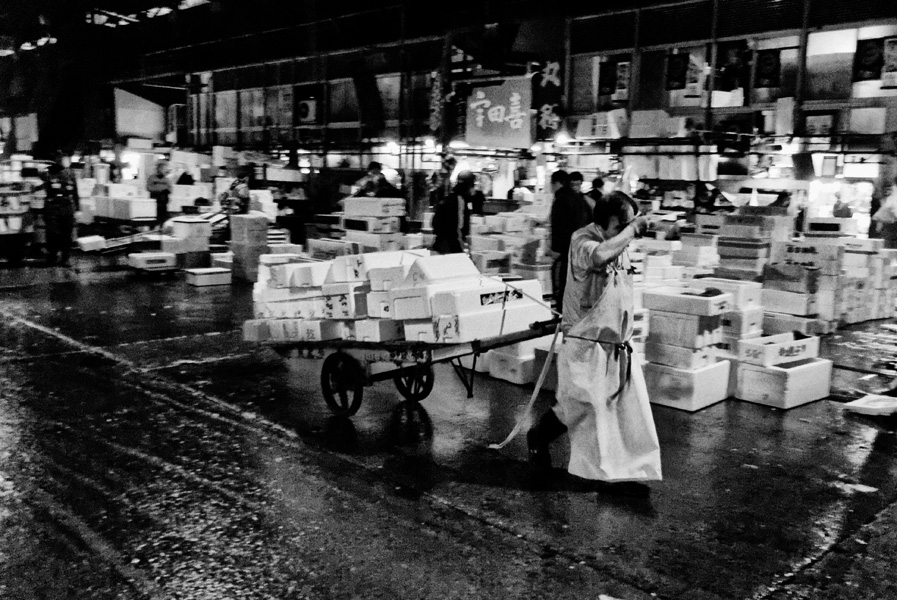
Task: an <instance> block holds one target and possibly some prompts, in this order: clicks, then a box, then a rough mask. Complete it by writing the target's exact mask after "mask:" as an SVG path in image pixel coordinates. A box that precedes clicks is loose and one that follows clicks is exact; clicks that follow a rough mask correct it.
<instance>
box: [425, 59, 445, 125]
mask: <svg viewBox="0 0 897 600" xmlns="http://www.w3.org/2000/svg"><path fill="white" fill-rule="evenodd" d="M443 102H445V98H443V94H442V77H441V75H440V73H439V72H438V71H434V72H433V73H431V74H430V102H429V110H430V119H429V128H430V131H431V132H432V133H436V132H438V131H439V130H440V129H441V128H442V103H443Z"/></svg>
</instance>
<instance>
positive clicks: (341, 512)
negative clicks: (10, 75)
mask: <svg viewBox="0 0 897 600" xmlns="http://www.w3.org/2000/svg"><path fill="white" fill-rule="evenodd" d="M250 313H251V289H250V287H249V286H247V285H242V286H241V285H235V286H233V287H218V288H191V287H189V286H187V285H186V284H185V283H184V282H183V280H182V279H180V278H179V277H175V278H145V277H144V278H140V277H135V276H134V275H132V274H131V273H129V272H127V271H122V270H121V269H116V268H111V267H109V266H108V265H106V266H103V265H99V264H98V262H97V261H96V260H95V259H89V258H83V257H81V258H78V259H77V260H76V269H74V270H63V269H48V268H41V267H39V266H38V265H37V264H30V265H29V266H27V267H25V268H22V269H12V268H6V267H4V266H3V265H0V598H2V599H7V598H10V599H19V598H22V599H31V598H77V599H81V598H96V599H107V598H108V599H112V598H125V599H130V598H158V599H169V598H196V599H206V598H208V599H210V600H211V599H215V600H218V599H223V598H234V599H236V598H240V599H243V598H276V599H281V598H429V599H432V598H490V599H492V598H601V597H602V595H606V596H609V597H611V598H620V599H624V600H640V599H647V598H654V597H657V598H681V599H683V600H684V599H688V600H704V599H706V600H710V599H741V598H745V599H747V598H752V599H758V600H759V599H769V600H779V599H784V598H806V599H814V600H815V599H835V598H838V599H860V598H863V599H873V598H874V599H883V598H884V599H887V598H897V575H895V571H897V569H895V568H894V563H893V557H894V556H895V555H897V528H895V527H894V525H895V521H897V451H895V450H897V438H895V435H894V431H895V422H894V420H873V419H868V418H862V417H854V416H849V415H845V414H844V413H843V412H842V410H841V409H840V402H839V400H841V399H843V398H844V397H845V396H850V395H856V393H857V391H858V390H874V389H876V388H881V387H883V386H886V385H889V384H890V383H891V381H892V380H893V377H894V376H895V375H897V371H895V369H894V365H895V361H894V357H893V356H892V354H897V345H895V344H894V341H895V340H894V339H893V338H892V337H891V336H892V334H890V333H889V332H887V331H884V330H882V328H881V322H879V323H874V324H869V325H866V326H864V327H859V328H856V330H855V331H848V332H839V333H838V334H836V335H834V336H832V337H831V338H830V339H829V340H828V342H827V344H826V348H825V352H826V353H827V354H828V355H830V356H832V357H833V358H834V359H835V360H836V363H837V364H838V365H839V366H840V368H838V369H837V370H836V378H835V388H836V390H835V391H836V399H835V400H824V401H821V402H817V403H814V404H810V405H807V406H804V407H800V408H797V409H794V410H791V411H787V412H782V411H777V410H773V409H769V408H765V407H761V406H757V405H752V404H747V403H742V402H738V401H734V400H731V401H728V402H725V403H722V404H718V405H716V406H713V407H711V408H709V409H706V410H704V411H701V412H699V413H695V414H687V413H683V412H680V411H676V410H673V409H666V408H662V407H655V408H654V416H655V420H656V422H657V428H658V433H659V435H660V439H661V444H662V452H663V469H664V475H665V480H664V481H663V482H661V483H656V484H652V494H651V498H650V500H627V499H615V498H611V497H606V496H601V495H597V494H596V493H595V491H594V490H593V489H592V487H591V486H590V484H589V483H588V482H585V481H582V480H577V479H575V478H573V477H570V476H568V475H566V473H565V471H564V470H563V469H562V467H563V465H564V463H565V459H566V454H567V448H566V447H565V446H564V443H565V442H562V443H559V444H557V445H556V446H557V447H556V448H555V452H554V454H555V456H554V464H555V466H556V467H558V468H557V469H555V472H554V473H553V474H552V476H550V477H549V478H547V479H545V478H540V477H537V476H536V475H535V474H534V473H533V472H532V471H531V470H530V468H529V467H528V465H527V464H526V462H525V444H524V442H523V440H522V439H517V440H515V441H514V442H512V444H511V445H509V446H508V447H507V448H505V449H504V450H503V451H501V452H495V451H490V450H487V449H486V446H487V445H488V444H489V443H492V442H496V441H499V440H500V439H502V438H503V437H504V436H505V435H506V434H507V432H508V431H510V429H511V428H512V427H513V425H514V423H515V422H516V420H517V418H518V416H520V411H521V410H522V409H523V406H524V404H525V402H526V399H527V398H528V396H529V394H530V391H531V390H530V388H529V387H520V386H515V385H512V384H507V383H504V382H498V381H494V380H490V379H488V378H485V377H484V378H480V379H479V380H478V381H477V393H476V397H475V398H472V399H468V398H466V394H465V393H464V392H463V388H462V386H461V384H460V382H459V381H458V380H457V379H456V378H455V376H454V374H453V372H452V371H451V370H450V369H449V368H447V367H445V366H439V367H438V368H437V369H436V387H435V389H434V391H433V393H432V395H431V396H430V397H429V398H428V399H427V400H425V401H424V402H423V403H422V404H421V405H420V406H413V405H408V404H407V403H401V402H400V401H399V400H400V398H399V397H398V394H397V392H396V391H395V388H394V386H393V385H392V384H391V383H379V384H377V385H376V386H374V387H373V388H370V389H368V390H366V396H365V401H364V403H363V405H362V407H361V410H360V411H359V413H358V414H357V415H356V416H355V417H353V418H352V419H351V420H342V419H336V418H333V417H331V415H330V413H329V412H328V410H327V408H326V407H325V405H324V402H323V400H322V398H321V393H320V390H319V387H318V386H319V383H318V376H319V372H320V363H319V362H315V361H305V362H300V361H292V362H290V361H285V360H283V359H282V358H280V357H279V356H277V355H276V354H274V353H273V352H270V351H269V350H266V349H263V348H259V347H256V346H254V345H252V344H246V343H243V342H242V341H241V336H240V332H239V330H238V328H239V327H240V324H241V323H242V321H243V320H244V319H246V318H248V317H249V316H250ZM891 349H893V352H892V351H891ZM548 401H549V396H548V395H547V394H543V397H542V398H541V399H540V401H539V404H538V405H537V411H538V412H541V411H542V410H543V409H544V407H545V406H547V403H548Z"/></svg>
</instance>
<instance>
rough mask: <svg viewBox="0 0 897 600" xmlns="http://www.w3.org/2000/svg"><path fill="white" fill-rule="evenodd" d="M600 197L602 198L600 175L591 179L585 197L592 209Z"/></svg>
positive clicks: (602, 188)
mask: <svg viewBox="0 0 897 600" xmlns="http://www.w3.org/2000/svg"><path fill="white" fill-rule="evenodd" d="M602 198H604V180H603V179H602V178H600V177H596V178H595V179H593V180H592V189H591V190H589V194H588V198H586V200H587V201H588V203H589V206H590V207H591V208H592V210H594V209H595V203H596V202H598V201H599V200H601V199H602Z"/></svg>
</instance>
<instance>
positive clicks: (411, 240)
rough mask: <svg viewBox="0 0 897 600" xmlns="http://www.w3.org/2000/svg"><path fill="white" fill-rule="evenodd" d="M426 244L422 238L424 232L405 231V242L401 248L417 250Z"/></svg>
mask: <svg viewBox="0 0 897 600" xmlns="http://www.w3.org/2000/svg"><path fill="white" fill-rule="evenodd" d="M426 245H427V243H426V240H425V239H424V234H422V233H406V234H405V243H404V246H403V248H405V250H419V249H422V248H425V247H426Z"/></svg>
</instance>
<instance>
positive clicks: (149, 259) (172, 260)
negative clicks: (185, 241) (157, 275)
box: [128, 252, 177, 271]
mask: <svg viewBox="0 0 897 600" xmlns="http://www.w3.org/2000/svg"><path fill="white" fill-rule="evenodd" d="M176 264H177V257H175V255H174V254H171V253H170V252H141V253H139V254H129V255H128V266H130V267H133V268H135V269H142V270H144V271H164V270H168V269H174V268H175V265H176Z"/></svg>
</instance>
